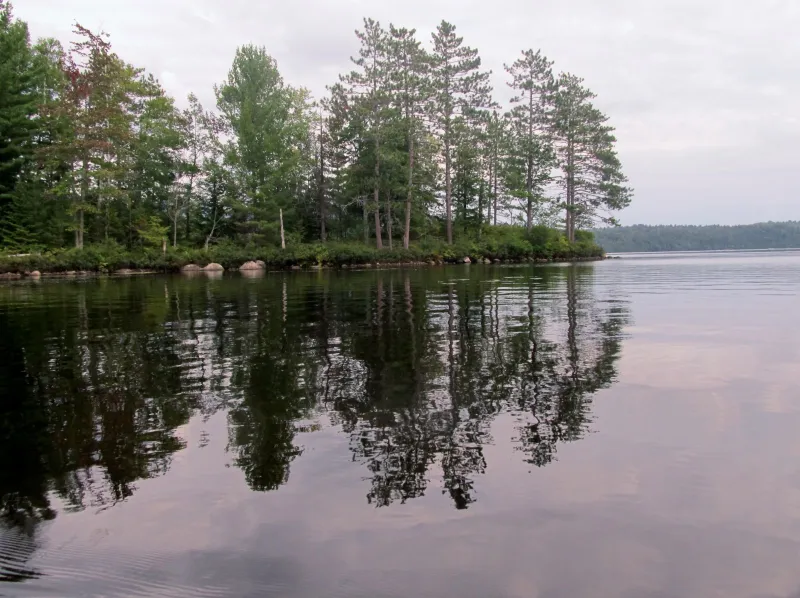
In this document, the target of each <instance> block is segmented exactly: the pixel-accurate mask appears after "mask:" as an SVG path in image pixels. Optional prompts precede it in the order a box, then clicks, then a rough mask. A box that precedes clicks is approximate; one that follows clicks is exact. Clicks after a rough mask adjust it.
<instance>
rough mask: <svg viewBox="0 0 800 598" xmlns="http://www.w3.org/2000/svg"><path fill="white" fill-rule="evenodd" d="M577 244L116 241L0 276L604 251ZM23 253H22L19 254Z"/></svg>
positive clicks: (582, 239)
mask: <svg viewBox="0 0 800 598" xmlns="http://www.w3.org/2000/svg"><path fill="white" fill-rule="evenodd" d="M576 237H577V238H576V241H575V243H569V242H568V241H567V239H566V238H565V237H564V235H563V234H562V233H561V232H560V231H557V230H554V229H550V228H547V227H536V228H534V229H533V230H531V231H530V232H527V231H525V230H524V229H522V228H519V227H512V226H496V227H486V229H485V231H484V233H483V235H482V238H481V239H480V240H478V239H462V240H459V241H457V242H456V243H455V244H453V245H446V244H444V243H442V242H441V241H438V240H437V241H423V242H420V243H417V244H413V245H412V246H411V247H410V248H409V249H408V250H405V249H402V248H396V247H395V248H394V249H386V248H384V249H382V250H378V249H375V247H369V246H366V245H364V244H363V243H354V242H351V243H325V244H322V243H306V244H299V245H294V246H289V247H287V248H286V249H280V248H275V247H259V246H241V245H235V244H233V243H220V244H218V245H215V246H212V247H211V248H209V250H208V251H205V250H204V249H195V248H188V247H177V248H171V247H170V248H168V249H167V251H166V253H164V252H162V251H161V249H160V248H137V249H132V250H131V249H127V248H126V247H123V246H121V245H118V244H116V243H104V244H98V245H90V246H87V247H85V248H83V249H74V248H73V249H53V250H46V251H37V252H30V253H27V254H25V253H26V252H20V251H16V252H14V253H13V254H5V255H0V273H25V272H31V271H34V270H38V271H39V272H43V273H45V272H52V273H55V272H68V271H85V272H115V271H117V270H123V269H134V270H155V271H157V272H176V271H178V270H180V269H181V268H182V267H183V266H185V265H187V264H197V265H198V266H201V267H202V266H205V265H206V264H209V263H212V262H215V263H218V264H221V265H222V266H224V267H225V269H226V270H230V269H238V268H239V266H241V265H242V264H243V263H245V262H247V261H250V260H263V261H264V262H265V263H266V265H267V267H268V268H270V269H280V268H290V267H292V266H300V267H308V266H316V265H319V266H330V267H342V266H357V265H364V264H371V263H382V264H398V263H408V262H428V261H436V262H446V263H455V262H458V261H461V260H463V258H465V257H469V258H470V259H471V260H472V261H473V262H474V261H478V260H482V259H492V260H503V261H522V260H528V259H538V260H554V261H568V260H573V259H586V258H595V257H602V256H603V250H602V248H600V247H599V246H598V245H597V244H596V243H595V242H594V235H592V233H590V232H586V231H579V232H578V233H577V235H576ZM20 254H24V255H20Z"/></svg>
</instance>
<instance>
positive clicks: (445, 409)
mask: <svg viewBox="0 0 800 598" xmlns="http://www.w3.org/2000/svg"><path fill="white" fill-rule="evenodd" d="M604 292H606V290H605V289H601V288H596V287H595V286H594V282H593V268H592V266H574V267H549V268H530V267H524V268H523V267H520V268H492V269H489V268H475V267H473V268H471V269H470V268H467V267H464V268H451V269H438V270H436V269H432V270H421V271H420V270H417V271H408V270H389V271H380V272H359V273H349V274H348V273H337V272H320V273H315V274H311V275H306V274H292V275H283V274H270V275H267V276H266V277H264V278H262V279H245V278H241V277H226V278H223V279H222V280H209V279H206V278H202V277H195V278H191V279H181V278H168V279H165V278H150V279H130V280H96V281H90V282H86V283H67V282H65V283H58V284H43V285H40V286H38V287H33V286H28V285H23V284H17V285H8V286H5V287H2V288H0V329H2V330H3V335H2V338H0V346H2V354H3V360H2V361H0V397H2V400H1V401H0V509H2V514H3V517H4V520H5V522H6V524H5V525H6V526H11V527H14V528H16V529H18V530H23V531H26V533H27V534H28V535H29V536H30V535H31V534H35V528H36V523H37V522H40V521H44V520H48V519H52V518H53V517H55V516H56V515H57V513H56V511H55V509H54V508H53V506H52V504H53V498H54V497H58V500H59V503H60V504H63V505H65V506H64V509H66V510H81V509H86V508H94V509H104V508H109V507H110V506H113V505H114V504H116V503H118V502H119V501H122V500H126V499H127V498H129V497H131V496H132V495H133V494H134V492H135V490H136V486H137V481H139V480H142V479H147V478H153V477H156V476H160V475H163V474H165V473H166V472H167V471H168V470H169V467H170V463H171V459H172V456H173V455H174V454H175V453H176V451H179V450H181V449H182V448H183V447H184V444H185V443H184V441H183V440H182V439H181V436H180V434H179V431H178V428H179V427H180V426H182V425H184V424H186V423H187V422H188V421H189V419H190V418H191V417H193V416H199V417H208V416H210V415H211V414H213V413H215V412H218V411H220V410H223V411H225V412H226V413H227V417H228V424H229V426H228V427H229V435H228V449H227V450H228V451H229V453H230V455H231V460H232V462H233V463H234V464H235V465H236V466H237V467H239V468H241V469H242V471H243V472H244V476H245V478H246V480H247V483H248V485H249V486H250V487H251V488H252V489H253V490H257V491H266V490H275V489H277V488H279V487H280V486H281V485H283V484H285V483H287V481H288V480H289V473H290V466H291V463H292V461H293V460H294V459H296V458H298V457H299V456H300V455H301V454H302V445H301V444H300V442H299V441H298V434H300V433H302V432H309V431H313V430H315V429H318V428H319V427H320V426H330V425H333V426H335V427H336V428H337V429H340V430H341V431H342V433H344V434H346V435H347V437H348V438H349V446H350V451H351V452H352V456H353V459H354V460H355V461H356V462H357V463H359V464H361V466H363V468H364V471H365V475H366V477H367V478H368V479H369V480H370V489H369V491H368V494H367V500H368V501H369V502H370V503H372V504H374V505H376V506H379V507H385V506H388V505H391V504H392V503H394V502H395V501H399V502H405V501H407V500H409V499H413V498H415V497H419V496H422V495H424V494H425V492H426V491H427V490H428V488H429V487H431V486H433V487H435V488H440V489H441V490H442V492H443V493H445V494H446V495H448V496H449V497H450V499H451V500H452V503H453V505H454V506H455V507H456V508H458V509H464V508H467V507H469V505H470V504H471V503H473V502H474V501H475V500H476V482H475V478H476V476H477V475H478V474H480V473H482V472H483V471H485V469H486V467H487V463H486V459H485V457H484V447H485V446H486V445H487V444H490V443H492V442H493V439H492V438H491V435H490V432H491V429H492V424H493V421H494V420H495V418H496V417H497V416H498V415H499V414H502V413H508V414H512V415H513V417H514V418H515V421H516V436H515V438H514V439H513V441H514V445H515V448H516V449H517V450H518V451H520V452H521V454H522V456H523V458H524V459H525V460H527V461H528V462H530V463H531V464H533V465H536V466H539V467H541V466H544V465H547V464H548V463H550V462H551V461H552V460H553V459H554V458H555V455H556V450H557V447H558V445H559V443H562V442H568V441H573V440H577V439H579V438H580V437H581V436H582V435H583V434H584V433H585V432H586V430H587V426H588V424H589V421H590V418H591V412H590V407H591V400H592V396H593V394H594V393H595V392H597V391H598V390H599V389H601V388H604V387H607V386H609V385H610V384H611V383H612V382H613V381H614V378H615V375H616V372H615V364H616V360H617V358H618V356H619V353H620V347H621V342H622V333H621V331H622V328H623V326H624V325H625V324H626V322H627V319H628V312H627V307H626V303H625V302H624V301H612V300H609V297H605V296H603V293H604ZM433 472H436V474H435V475H436V476H438V475H441V480H437V479H433V478H434V473H433ZM439 472H440V473H439Z"/></svg>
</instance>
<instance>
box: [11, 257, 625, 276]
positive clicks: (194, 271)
mask: <svg viewBox="0 0 800 598" xmlns="http://www.w3.org/2000/svg"><path fill="white" fill-rule="evenodd" d="M607 259H613V258H611V257H610V256H607V255H598V256H573V257H568V258H534V257H530V258H519V259H489V258H483V259H474V260H473V259H471V258H469V257H464V258H461V259H456V260H444V259H438V260H422V261H386V262H380V261H375V262H365V263H353V264H348V263H338V264H319V263H304V264H292V265H288V266H282V267H278V266H275V265H271V264H264V265H263V266H257V267H251V268H242V267H241V266H240V267H239V268H236V267H230V268H223V267H222V266H220V265H219V264H214V263H211V264H210V265H212V266H214V267H212V268H210V269H206V268H207V267H208V265H207V266H206V267H202V268H201V267H200V266H196V265H194V264H187V265H184V266H183V267H181V268H164V269H152V268H148V269H145V268H119V269H116V270H41V271H40V270H28V271H22V272H20V271H7V272H0V282H5V281H18V280H40V279H42V278H48V279H78V278H101V277H106V278H130V277H134V276H152V275H165V274H170V275H171V274H182V275H184V276H199V275H205V276H211V277H214V276H215V277H219V276H221V275H222V274H223V273H231V272H238V273H240V274H242V275H243V276H245V277H254V276H257V275H259V274H266V273H268V272H273V273H275V272H315V271H321V270H345V271H350V270H380V269H404V268H435V267H445V266H469V265H472V266H504V265H522V264H531V265H539V266H543V265H548V264H572V263H586V262H598V261H604V260H607ZM245 263H248V262H245ZM262 263H263V262H262ZM243 265H244V264H243ZM187 266H189V268H187ZM191 266H194V267H193V268H192V267H191Z"/></svg>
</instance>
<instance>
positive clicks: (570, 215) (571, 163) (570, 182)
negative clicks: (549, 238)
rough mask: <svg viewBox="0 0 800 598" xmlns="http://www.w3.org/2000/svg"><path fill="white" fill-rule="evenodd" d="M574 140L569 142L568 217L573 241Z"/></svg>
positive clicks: (570, 237)
mask: <svg viewBox="0 0 800 598" xmlns="http://www.w3.org/2000/svg"><path fill="white" fill-rule="evenodd" d="M574 151H575V150H574V147H573V144H572V141H569V142H567V217H566V219H565V220H566V229H567V231H566V232H567V240H568V241H569V242H570V243H571V242H573V241H574V240H575V214H574V213H573V209H574V207H575V173H574V169H575V155H574Z"/></svg>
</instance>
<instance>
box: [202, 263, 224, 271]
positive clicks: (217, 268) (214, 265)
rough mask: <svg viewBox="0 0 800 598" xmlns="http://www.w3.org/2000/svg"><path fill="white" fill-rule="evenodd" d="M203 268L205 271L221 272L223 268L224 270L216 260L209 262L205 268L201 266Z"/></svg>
mask: <svg viewBox="0 0 800 598" xmlns="http://www.w3.org/2000/svg"><path fill="white" fill-rule="evenodd" d="M203 270H205V271H206V272H222V271H223V270H225V268H223V267H222V265H221V264H218V263H216V262H211V263H210V264H208V265H207V266H206V267H205V268H203Z"/></svg>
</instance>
